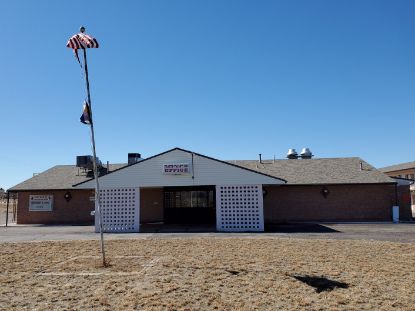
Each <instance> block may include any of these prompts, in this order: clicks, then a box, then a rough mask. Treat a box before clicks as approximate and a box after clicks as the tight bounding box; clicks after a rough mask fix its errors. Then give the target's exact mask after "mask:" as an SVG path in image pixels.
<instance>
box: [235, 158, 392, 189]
mask: <svg viewBox="0 0 415 311" xmlns="http://www.w3.org/2000/svg"><path fill="white" fill-rule="evenodd" d="M360 162H362V165H363V170H360ZM230 163H234V164H237V165H240V166H244V167H247V168H250V169H252V170H256V171H259V172H266V173H267V174H270V175H275V176H280V177H281V178H284V179H285V180H287V184H288V185H313V184H376V183H395V181H394V180H393V179H391V178H390V177H388V176H386V175H385V174H383V173H382V172H380V171H378V170H377V169H376V168H374V167H373V166H371V165H370V164H368V163H367V162H365V161H363V160H362V159H360V158H321V159H304V160H303V159H297V160H294V159H292V160H289V159H284V160H275V161H273V160H265V161H262V163H259V161H252V160H239V161H230Z"/></svg>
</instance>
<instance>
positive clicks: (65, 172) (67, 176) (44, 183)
mask: <svg viewBox="0 0 415 311" xmlns="http://www.w3.org/2000/svg"><path fill="white" fill-rule="evenodd" d="M125 165H126V164H110V172H111V171H112V170H116V169H119V168H120V167H122V166H125ZM90 178H91V176H89V175H86V174H84V173H82V172H81V171H80V170H79V169H78V167H76V166H75V165H56V166H54V167H52V168H50V169H48V170H46V171H44V172H42V173H40V174H38V175H35V176H33V177H32V178H29V179H27V180H25V181H24V182H22V183H20V184H17V185H16V186H14V187H12V188H10V189H9V191H25V190H65V189H72V188H73V187H72V186H73V185H74V184H77V183H80V182H82V181H85V180H89V179H90Z"/></svg>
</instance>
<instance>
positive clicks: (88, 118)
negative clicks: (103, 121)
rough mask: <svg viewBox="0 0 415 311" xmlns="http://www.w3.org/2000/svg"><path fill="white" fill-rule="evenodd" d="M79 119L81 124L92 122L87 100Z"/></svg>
mask: <svg viewBox="0 0 415 311" xmlns="http://www.w3.org/2000/svg"><path fill="white" fill-rule="evenodd" d="M80 120H81V122H82V123H83V124H92V115H91V109H90V107H89V104H88V102H87V101H85V102H84V110H83V112H82V115H81V117H80Z"/></svg>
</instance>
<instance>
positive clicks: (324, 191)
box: [320, 186, 330, 199]
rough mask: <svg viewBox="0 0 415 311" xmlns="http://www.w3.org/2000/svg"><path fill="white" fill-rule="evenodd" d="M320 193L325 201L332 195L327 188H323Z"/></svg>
mask: <svg viewBox="0 0 415 311" xmlns="http://www.w3.org/2000/svg"><path fill="white" fill-rule="evenodd" d="M320 193H321V195H322V196H323V197H324V198H325V199H327V196H328V195H329V194H330V191H329V189H327V187H326V186H324V187H323V188H321V191H320Z"/></svg>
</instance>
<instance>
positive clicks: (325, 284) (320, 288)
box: [292, 275, 349, 293]
mask: <svg viewBox="0 0 415 311" xmlns="http://www.w3.org/2000/svg"><path fill="white" fill-rule="evenodd" d="M292 277H293V278H295V279H296V280H298V281H301V282H303V283H305V284H307V285H308V286H311V287H314V288H315V290H316V292H317V293H321V292H328V291H332V290H333V289H335V288H348V287H349V284H347V283H343V282H338V281H334V280H330V279H328V278H325V277H318V276H310V275H292Z"/></svg>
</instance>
